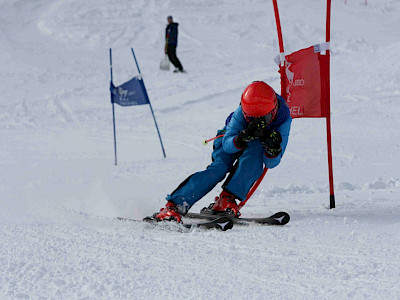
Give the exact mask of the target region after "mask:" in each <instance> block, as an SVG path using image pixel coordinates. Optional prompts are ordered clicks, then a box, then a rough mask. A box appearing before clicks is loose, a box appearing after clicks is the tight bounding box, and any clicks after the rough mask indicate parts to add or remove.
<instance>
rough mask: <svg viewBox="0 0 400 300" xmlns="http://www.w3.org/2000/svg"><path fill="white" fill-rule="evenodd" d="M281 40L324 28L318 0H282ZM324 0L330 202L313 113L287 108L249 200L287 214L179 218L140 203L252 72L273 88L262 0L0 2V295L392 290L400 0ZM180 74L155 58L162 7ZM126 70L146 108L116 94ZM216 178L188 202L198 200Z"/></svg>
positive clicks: (260, 211) (172, 173) (237, 295)
mask: <svg viewBox="0 0 400 300" xmlns="http://www.w3.org/2000/svg"><path fill="white" fill-rule="evenodd" d="M278 2H279V9H280V12H281V22H282V30H283V34H284V42H285V47H286V51H287V53H290V52H293V51H296V50H299V49H302V48H305V47H308V46H311V45H313V44H316V43H320V42H323V41H324V40H325V13H326V7H325V3H324V1H316V0H301V1H288V0H286V1H284V0H281V1H278ZM364 3H365V2H364V1H362V0H355V1H352V0H349V1H347V5H345V4H344V1H333V4H332V33H331V40H332V56H331V58H332V70H331V80H332V81H331V88H332V92H331V99H332V104H331V106H332V134H333V137H332V138H333V164H334V176H335V189H336V202H337V208H336V209H334V210H329V209H328V205H329V188H328V178H327V160H326V157H327V155H326V142H325V139H326V133H325V120H323V119H298V120H294V121H293V124H292V131H291V137H290V141H289V145H288V148H287V151H286V154H285V157H284V159H283V161H282V163H281V165H280V166H279V167H277V168H276V169H274V170H271V171H269V172H268V174H267V176H266V178H265V179H264V182H263V183H262V184H261V186H260V187H259V189H258V190H257V192H256V193H255V194H254V196H253V198H252V199H251V200H250V201H249V202H248V204H247V205H246V206H245V207H244V209H243V214H244V215H253V216H263V215H268V214H271V213H274V212H276V211H279V210H285V211H288V212H289V213H290V214H291V217H292V219H291V222H290V223H289V224H288V225H287V226H285V227H283V228H277V227H260V226H251V227H235V228H234V229H233V230H231V231H228V232H224V233H223V232H219V231H204V230H198V229H197V230H193V231H191V232H189V233H179V232H174V231H172V232H171V231H168V230H163V229H157V228H152V227H151V226H150V227H149V225H146V224H142V223H126V222H120V221H117V220H115V217H116V216H125V217H131V218H138V219H140V218H142V217H144V216H146V215H149V214H151V213H153V212H155V211H157V210H158V209H159V208H160V207H162V206H163V205H164V203H165V200H164V197H165V196H166V194H167V193H170V192H172V191H173V190H174V189H175V187H176V186H177V185H178V184H179V183H180V182H181V181H182V180H183V179H185V178H186V177H187V176H188V175H190V174H191V173H193V172H195V171H198V170H202V169H204V168H205V167H206V166H207V165H208V164H209V163H210V154H211V148H212V147H211V146H208V147H204V146H203V145H202V143H201V142H202V140H203V139H204V138H208V137H212V136H213V135H214V134H215V133H216V130H217V129H218V128H221V127H222V126H223V123H224V120H225V117H226V116H227V115H228V114H229V113H230V112H231V111H233V110H234V109H235V108H236V107H237V105H238V104H239V99H240V95H241V92H242V91H243V89H244V88H245V87H246V85H247V84H249V83H250V82H251V81H253V80H265V81H266V82H268V83H270V84H271V85H272V86H273V87H274V88H275V89H276V90H277V91H279V90H280V87H279V75H278V73H277V66H276V65H275V63H274V61H273V58H274V57H275V56H276V55H277V54H278V41H277V35H276V27H275V21H274V14H273V8H272V3H271V1H269V0H268V1H266V0H265V1H264V0H237V1H230V0H229V1H228V0H196V1H178V0H136V1H128V0H121V1H116V2H113V1H111V2H110V1H105V0H96V1H94V0H87V1H78V0H70V1H65V0H59V1H50V0H41V1H16V0H7V1H6V0H3V1H0V25H1V26H0V65H1V72H0V81H1V83H2V84H1V86H0V95H1V102H0V134H1V146H0V298H1V299H277V298H279V299H340V298H345V299H399V298H400V283H399V278H400V251H399V249H400V197H399V196H400V176H399V171H398V170H399V167H400V159H399V157H398V153H399V150H400V138H399V137H400V134H399V128H400V121H399V118H398V114H399V113H400V109H399V104H398V103H399V100H400V88H399V82H400V67H399V66H400V42H399V40H400V29H399V28H400V19H399V14H400V2H399V1H397V0H369V1H368V5H367V6H365V5H364ZM170 14H172V15H173V16H174V17H175V19H176V21H177V22H179V23H180V27H179V29H180V32H179V35H180V36H179V37H180V38H179V46H178V57H179V58H180V59H181V61H182V64H183V66H184V67H185V69H187V70H188V73H187V74H173V73H172V72H163V71H160V70H159V69H158V66H159V63H160V60H161V59H162V57H163V55H164V54H163V47H164V45H163V35H164V29H165V25H166V17H167V16H168V15H170ZM109 47H112V48H113V54H114V56H113V59H114V61H113V62H114V83H115V84H116V85H117V84H121V83H123V82H125V81H127V80H128V79H130V78H131V77H132V76H134V75H136V74H137V71H136V67H135V64H134V61H133V58H132V55H131V52H130V47H134V49H135V52H136V56H137V58H138V61H139V64H140V67H141V70H142V73H143V75H144V81H145V84H146V87H147V89H148V93H149V96H150V99H151V101H152V104H153V107H154V111H155V114H156V117H157V120H158V124H159V127H160V131H161V134H162V137H163V140H164V144H165V149H166V154H167V159H163V157H162V152H161V148H160V145H159V142H158V137H157V133H156V131H155V128H154V123H153V120H152V118H151V115H150V110H149V108H148V106H140V107H129V108H121V107H118V106H117V107H116V116H117V133H118V158H119V164H118V166H114V164H113V163H114V158H113V157H114V156H113V155H114V153H113V137H112V111H111V104H110V96H109V91H108V87H109V78H110V74H109V56H108V55H109V53H108V48H109ZM220 191H221V188H220V186H219V185H218V186H217V187H216V188H215V190H213V191H212V192H211V193H210V194H209V195H208V196H207V197H205V198H204V199H203V200H201V201H199V202H198V203H197V204H196V205H195V206H194V207H193V211H198V210H199V209H200V208H201V207H203V206H206V205H208V203H209V202H211V201H212V199H213V197H214V196H215V195H217V194H218V193H219V192H220Z"/></svg>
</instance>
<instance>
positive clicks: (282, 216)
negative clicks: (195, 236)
mask: <svg viewBox="0 0 400 300" xmlns="http://www.w3.org/2000/svg"><path fill="white" fill-rule="evenodd" d="M218 216H222V215H221V214H211V213H207V212H201V213H190V212H189V213H187V214H186V215H185V217H186V218H194V219H205V220H210V219H214V218H216V217H218ZM224 216H226V217H229V218H230V219H232V221H233V223H234V224H238V225H249V224H250V223H256V224H263V225H285V224H287V223H289V221H290V216H289V214H288V213H286V212H283V211H281V212H277V213H276V214H273V215H272V216H269V217H265V218H242V217H239V218H237V217H235V216H233V215H224Z"/></svg>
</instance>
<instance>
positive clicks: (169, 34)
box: [165, 23, 179, 47]
mask: <svg viewBox="0 0 400 300" xmlns="http://www.w3.org/2000/svg"><path fill="white" fill-rule="evenodd" d="M178 25H179V24H178V23H171V24H168V26H167V28H166V29H165V38H166V40H167V44H168V45H173V46H175V47H177V46H178Z"/></svg>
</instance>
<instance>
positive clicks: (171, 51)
mask: <svg viewBox="0 0 400 300" xmlns="http://www.w3.org/2000/svg"><path fill="white" fill-rule="evenodd" d="M167 54H168V58H169V60H170V61H171V62H172V64H173V65H174V66H175V67H176V68H178V69H179V71H182V70H183V67H182V64H181V62H180V61H179V59H178V57H177V56H176V46H174V45H168V48H167Z"/></svg>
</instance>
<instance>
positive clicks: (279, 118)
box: [153, 81, 292, 222]
mask: <svg viewBox="0 0 400 300" xmlns="http://www.w3.org/2000/svg"><path fill="white" fill-rule="evenodd" d="M291 122H292V119H291V117H290V112H289V107H288V105H287V103H286V101H285V100H284V99H283V98H282V97H281V96H279V95H277V94H276V93H275V91H274V90H273V89H272V88H271V87H270V86H269V85H268V84H266V83H265V82H262V81H255V82H253V83H251V84H250V85H249V86H248V87H247V88H246V89H245V90H244V92H243V94H242V98H241V104H240V105H239V107H238V108H237V109H236V111H234V112H233V113H231V114H230V115H229V117H228V118H227V120H226V125H225V127H224V128H222V129H221V130H219V131H218V133H217V135H221V134H224V136H223V137H220V138H218V139H216V140H215V141H214V150H213V152H212V163H211V164H210V165H209V166H208V167H207V168H206V169H205V170H204V171H200V172H197V173H194V174H192V175H191V176H189V177H188V178H187V179H185V180H184V181H183V182H182V183H181V184H180V185H179V186H178V187H177V188H176V189H175V191H173V192H172V193H171V194H170V195H168V196H167V198H166V200H167V201H168V202H167V204H166V206H165V207H164V208H161V210H160V212H159V213H155V214H154V215H153V217H154V218H155V219H156V220H160V221H161V220H174V221H177V222H181V219H182V216H184V215H185V214H186V213H187V212H188V210H189V209H190V207H191V206H192V205H193V204H194V203H195V202H197V201H198V200H200V199H201V198H202V197H203V196H205V195H206V194H207V193H208V192H210V191H211V190H212V189H213V188H214V187H215V185H216V184H217V183H218V182H220V181H222V180H223V179H224V178H225V176H226V175H227V174H228V173H229V176H228V177H227V179H226V180H225V182H224V184H223V185H222V189H223V191H222V192H221V194H220V196H219V197H216V201H215V203H214V204H212V206H210V207H211V209H212V211H213V212H215V213H227V212H228V213H232V214H234V215H235V216H237V217H238V216H239V215H240V212H239V207H238V205H237V202H236V201H243V200H245V199H246V196H247V194H248V192H249V191H250V189H251V187H252V186H253V184H254V183H255V182H256V181H257V179H258V178H259V177H260V176H261V174H262V172H263V166H264V165H265V167H267V168H268V169H272V168H274V167H276V166H277V165H278V164H279V163H280V161H281V159H282V156H283V154H284V153H285V149H286V146H287V143H288V139H289V132H290V125H291ZM235 161H237V163H236V164H235Z"/></svg>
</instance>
